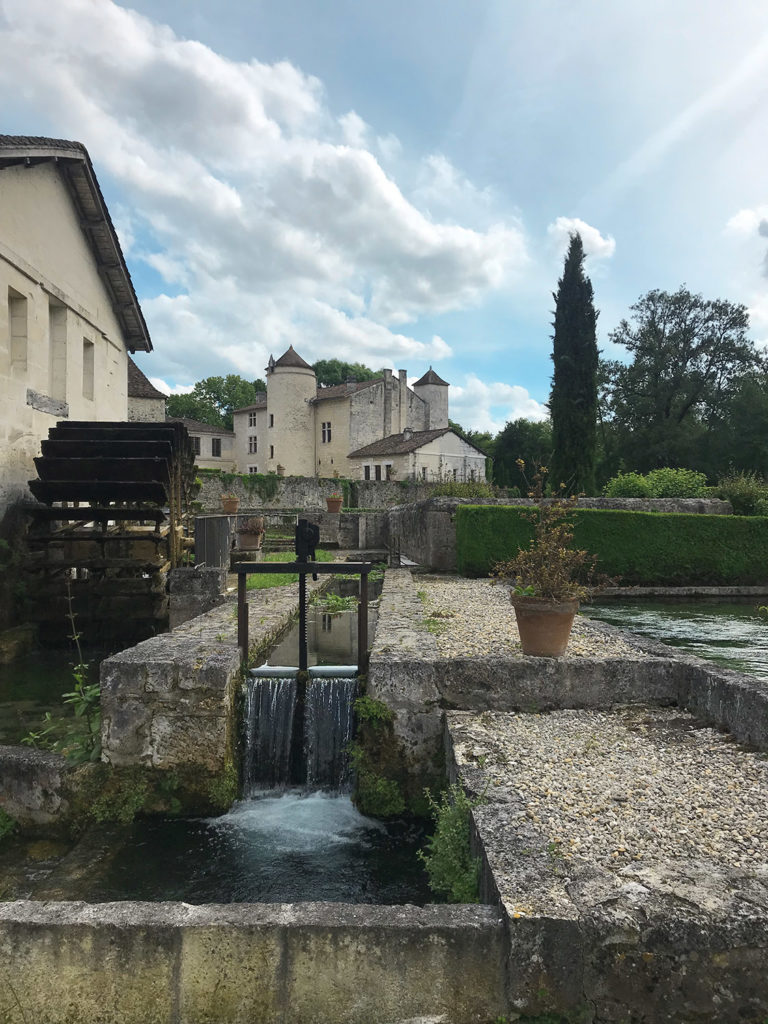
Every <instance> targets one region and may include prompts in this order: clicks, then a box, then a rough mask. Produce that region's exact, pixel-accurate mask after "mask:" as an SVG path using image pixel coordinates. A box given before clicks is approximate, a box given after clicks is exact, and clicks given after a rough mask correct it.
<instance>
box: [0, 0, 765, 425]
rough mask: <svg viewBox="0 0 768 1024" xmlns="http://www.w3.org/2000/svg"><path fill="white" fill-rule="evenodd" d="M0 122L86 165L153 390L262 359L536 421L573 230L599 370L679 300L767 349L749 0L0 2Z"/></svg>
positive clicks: (759, 137)
mask: <svg viewBox="0 0 768 1024" xmlns="http://www.w3.org/2000/svg"><path fill="white" fill-rule="evenodd" d="M0 132H2V133H4V134H19V135H44V136H51V137H55V138H67V139H76V140H78V141H80V142H82V143H84V145H85V146H86V147H87V148H88V151H89V153H90V156H91V159H92V161H93V163H94V166H95V169H96V173H97V176H98V178H99V182H100V184H101V187H102V191H103V192H104V195H105V198H106V200H107V204H108V207H109V210H110V213H111V215H112V218H113V221H114V223H115V226H116V228H117V231H118V234H119V237H120V241H121V245H122V247H123V250H124V253H125V256H126V261H127V264H128V267H129V270H130V272H131V275H132V278H133V281H134V285H135V288H136V292H137V294H138V297H139V301H140V302H141V306H142V309H143V311H144V315H145V318H146V320H147V324H148V327H149V331H150V335H151V337H152V341H153V345H154V350H153V352H152V353H149V354H147V355H137V357H136V359H137V362H138V363H139V365H140V366H141V368H142V370H143V371H144V372H145V373H146V374H147V376H149V377H150V379H151V380H153V382H155V383H156V384H157V385H158V386H160V387H162V388H163V389H164V390H169V391H175V392H183V391H187V390H189V389H190V388H191V386H192V384H193V383H194V382H195V381H197V380H200V379H202V378H203V377H207V376H212V375H223V374H227V373H239V374H241V375H242V376H244V377H246V378H248V379H254V378H256V377H263V376H264V368H265V367H266V364H267V361H268V359H269V356H270V354H272V355H274V356H275V358H277V357H278V356H279V355H281V354H282V352H284V351H285V349H287V347H288V345H290V344H292V345H293V346H294V348H295V349H296V350H297V351H298V352H299V353H300V354H301V355H302V356H303V357H304V358H305V359H307V361H309V362H314V361H315V360H317V359H324V358H325V359H328V358H338V359H343V360H347V361H350V362H363V363H365V364H366V365H368V366H370V367H371V368H373V369H378V368H379V367H382V366H390V367H392V368H393V369H400V368H404V369H406V370H407V371H408V375H409V379H411V380H413V379H416V378H418V377H420V376H421V375H422V374H423V373H424V372H425V371H426V370H427V369H428V367H429V366H430V365H431V366H433V367H434V369H435V370H436V371H437V372H438V373H439V374H440V376H441V377H443V378H444V379H445V380H446V381H448V382H450V384H451V391H450V415H451V417H452V419H454V420H456V421H458V422H459V423H461V424H462V425H463V426H464V427H466V428H471V429H476V430H490V431H492V432H496V431H498V430H500V429H501V428H502V427H503V426H504V424H505V423H506V422H507V421H508V420H510V419H516V418H518V417H521V416H523V417H527V418H530V419H541V418H544V417H545V416H546V405H545V403H546V402H547V399H548V396H549V389H550V382H551V367H552V363H551V348H552V342H551V333H552V329H551V320H552V310H553V305H554V303H553V297H552V293H553V292H554V291H555V289H556V287H557V281H558V278H559V276H560V273H561V272H562V264H563V256H564V253H565V249H566V247H567V244H568V238H569V235H570V233H571V232H572V231H574V230H576V231H579V232H580V233H581V236H582V240H583V242H584V247H585V250H586V252H587V254H588V258H587V263H586V269H587V273H588V274H589V276H590V278H591V280H592V284H593V286H594V291H595V305H596V307H597V309H598V310H599V311H600V315H599V319H598V345H599V346H600V348H601V350H602V351H603V354H604V355H605V356H606V357H610V358H621V357H622V356H623V355H624V350H623V349H621V348H619V347H617V346H616V345H614V344H613V343H612V342H611V341H610V334H611V331H613V330H614V329H615V328H616V327H617V326H618V324H619V322H620V321H621V320H622V318H625V317H629V316H630V315H631V313H630V307H631V305H632V303H633V302H635V301H637V299H638V298H639V297H640V296H641V295H643V294H645V293H646V292H647V291H649V290H650V289H652V288H661V289H665V290H675V289H677V288H678V287H679V286H680V285H682V284H685V285H686V286H687V287H688V288H690V289H691V290H692V291H694V292H699V293H701V294H703V295H704V297H705V298H710V299H715V298H723V299H729V300H731V301H734V302H740V303H744V304H745V305H746V306H747V307H748V308H749V310H750V317H751V325H752V328H751V336H752V337H753V339H754V340H755V341H756V342H757V343H758V344H761V345H765V344H767V343H768V174H767V173H766V168H767V167H768V4H766V3H765V0H739V2H738V3H735V4H725V3H723V2H722V0H621V2H620V3H617V2H616V0H579V2H574V0H408V2H405V0H388V2H387V3H386V4H383V3H380V2H375V3H374V2H373V0H280V2H278V0H215V2H214V0H134V2H133V3H130V4H129V3H127V2H126V3H121V4H118V3H114V2H112V0H0Z"/></svg>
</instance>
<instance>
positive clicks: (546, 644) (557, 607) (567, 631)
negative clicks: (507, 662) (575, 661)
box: [510, 594, 579, 658]
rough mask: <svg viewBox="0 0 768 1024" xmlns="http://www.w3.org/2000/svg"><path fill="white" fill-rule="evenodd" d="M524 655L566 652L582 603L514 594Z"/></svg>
mask: <svg viewBox="0 0 768 1024" xmlns="http://www.w3.org/2000/svg"><path fill="white" fill-rule="evenodd" d="M510 599H511V601H512V607H513V608H514V609H515V618H516V619H517V628H518V631H519V633H520V643H521V645H522V648H523V654H530V655H533V656H535V657H537V658H560V657H562V656H563V654H565V649H566V647H567V646H568V640H569V638H570V635H571V627H572V626H573V620H574V618H575V617H576V612H577V611H578V610H579V602H578V601H577V600H575V599H574V600H572V601H560V602H553V601H547V600H544V599H543V598H540V597H525V596H523V595H521V594H511V595H510Z"/></svg>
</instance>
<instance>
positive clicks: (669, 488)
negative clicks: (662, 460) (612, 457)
mask: <svg viewBox="0 0 768 1024" xmlns="http://www.w3.org/2000/svg"><path fill="white" fill-rule="evenodd" d="M603 493H604V494H605V496H606V497H607V498H705V497H707V495H708V494H709V488H708V487H707V478H706V476H705V475H704V474H703V473H697V472H696V471H695V470H693V469H674V468H672V467H671V466H664V467H662V468H661V469H652V470H651V471H650V473H646V474H645V476H643V475H642V473H619V474H618V476H614V477H612V478H611V479H610V480H609V481H608V483H607V484H606V485H605V488H604V492H603Z"/></svg>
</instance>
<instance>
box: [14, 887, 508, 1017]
mask: <svg viewBox="0 0 768 1024" xmlns="http://www.w3.org/2000/svg"><path fill="white" fill-rule="evenodd" d="M504 959H505V954H504V936H503V928H502V924H501V917H500V914H499V912H498V911H497V910H495V909H492V908H490V907H440V906H428V907H424V908H417V907H410V906H409V907H376V906H347V905H344V904H323V903H304V904H293V905H290V904H284V905H270V904H264V905H256V904H242V905H236V904H233V905H230V906H190V905H188V904H183V903H181V904H180V903H176V904H173V903H158V904H150V903H108V904H100V905H94V906H88V905H86V904H82V903H33V902H17V903H9V904H0V960H1V961H2V963H3V964H5V965H6V967H7V969H8V980H10V979H12V985H13V990H12V992H8V991H7V989H6V991H4V992H3V996H4V999H3V1005H10V1006H13V1005H15V1006H18V1007H21V1010H22V1012H23V1018H22V1016H21V1015H20V1016H19V1019H20V1020H21V1019H24V1020H29V1021H35V1024H74V1022H76V1024H177V1022H178V1024H181V1022H183V1024H225V1022H226V1024H237V1022H245V1021H258V1022H259V1024H283V1022H285V1021H291V1022H292V1024H317V1022H320V1021H322V1022H323V1024H384V1022H393V1021H406V1020H411V1021H414V1020H416V1019H419V1020H430V1021H435V1020H450V1021H451V1022H452V1024H486V1022H487V1021H490V1020H495V1019H496V1018H497V1017H498V1016H499V1015H501V1014H502V1013H504V1011H505V1007H506V1003H505V998H504V969H503V968H504ZM12 1012H13V1011H12ZM14 1019H15V1018H14Z"/></svg>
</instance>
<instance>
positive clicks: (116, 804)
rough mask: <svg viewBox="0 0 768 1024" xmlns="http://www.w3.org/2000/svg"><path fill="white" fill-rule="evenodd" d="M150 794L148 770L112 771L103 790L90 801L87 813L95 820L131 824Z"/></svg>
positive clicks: (101, 822)
mask: <svg viewBox="0 0 768 1024" xmlns="http://www.w3.org/2000/svg"><path fill="white" fill-rule="evenodd" d="M149 794H150V783H149V779H148V778H147V774H146V772H144V771H142V770H141V769H140V768H133V769H127V770H126V771H124V772H113V773H110V774H109V775H108V776H107V778H106V781H105V784H104V786H103V788H102V789H101V792H100V793H99V794H98V795H97V796H96V797H95V798H94V799H93V800H92V801H91V802H90V804H89V806H88V808H87V809H86V813H87V815H88V817H89V818H92V819H93V821H96V822H99V823H100V824H104V823H106V822H111V821H114V822H118V823H119V824H121V825H130V823H131V822H132V821H133V819H134V818H135V817H136V815H137V814H138V813H139V811H141V810H142V809H143V807H144V805H145V803H146V801H147V798H148V796H149Z"/></svg>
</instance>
